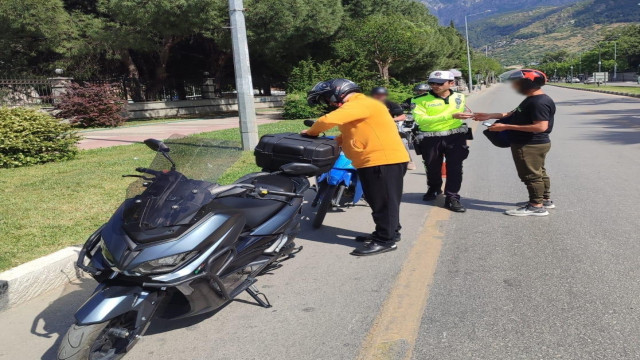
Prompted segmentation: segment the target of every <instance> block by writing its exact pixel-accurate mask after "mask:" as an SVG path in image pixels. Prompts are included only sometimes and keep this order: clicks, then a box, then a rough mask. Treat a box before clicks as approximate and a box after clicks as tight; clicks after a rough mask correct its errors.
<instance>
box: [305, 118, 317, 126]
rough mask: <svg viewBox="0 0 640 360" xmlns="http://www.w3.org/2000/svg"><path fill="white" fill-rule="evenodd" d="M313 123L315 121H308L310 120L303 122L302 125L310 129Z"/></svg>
mask: <svg viewBox="0 0 640 360" xmlns="http://www.w3.org/2000/svg"><path fill="white" fill-rule="evenodd" d="M315 123H316V122H315V120H310V119H308V120H305V121H304V125H305V126H307V127H312V126H313V124H315Z"/></svg>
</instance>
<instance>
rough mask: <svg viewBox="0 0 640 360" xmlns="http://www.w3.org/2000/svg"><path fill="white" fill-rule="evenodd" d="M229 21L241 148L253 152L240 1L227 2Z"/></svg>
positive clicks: (255, 129) (250, 90) (252, 107)
mask: <svg viewBox="0 0 640 360" xmlns="http://www.w3.org/2000/svg"><path fill="white" fill-rule="evenodd" d="M229 18H230V19H231V43H232V45H233V67H234V70H235V75H236V89H237V90H238V113H239V115H240V135H241V137H242V148H243V149H244V150H253V148H255V147H256V145H257V144H258V125H257V123H256V109H255V104H254V102H253V101H254V99H253V82H252V79H251V66H250V64H249V46H248V45H247V28H246V24H245V20H244V6H243V5H242V0H229Z"/></svg>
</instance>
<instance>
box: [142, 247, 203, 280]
mask: <svg viewBox="0 0 640 360" xmlns="http://www.w3.org/2000/svg"><path fill="white" fill-rule="evenodd" d="M197 254H198V252H197V251H189V252H185V253H181V254H177V255H171V256H166V257H163V258H160V259H156V260H150V261H147V262H144V263H142V264H141V265H140V266H138V267H136V268H135V269H133V270H132V271H131V272H133V273H138V274H143V275H146V274H160V273H166V272H170V271H172V270H174V269H176V268H177V267H178V266H180V265H182V264H184V263H185V262H187V261H189V260H191V259H193V257H194V256H196V255H197Z"/></svg>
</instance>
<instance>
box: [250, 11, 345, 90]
mask: <svg viewBox="0 0 640 360" xmlns="http://www.w3.org/2000/svg"><path fill="white" fill-rule="evenodd" d="M245 5H246V7H247V25H248V37H249V47H250V49H249V50H250V51H249V53H250V54H251V60H252V71H253V72H254V73H257V74H258V76H257V77H256V78H258V80H259V81H261V82H262V83H263V84H262V85H263V87H264V90H265V91H266V92H268V91H269V87H270V86H269V85H270V81H271V78H273V77H281V78H286V76H287V75H288V74H289V73H290V72H291V69H292V68H293V66H294V65H295V64H297V63H298V62H299V61H300V60H302V59H305V58H308V57H310V56H311V55H312V50H313V49H314V48H315V46H314V43H316V42H318V41H321V40H323V39H327V38H329V37H331V36H332V35H334V33H335V32H336V30H338V28H339V27H340V25H341V24H342V17H343V8H342V5H341V3H340V1H339V0H260V1H257V0H249V1H247V2H246V3H245ZM329 50H330V49H329Z"/></svg>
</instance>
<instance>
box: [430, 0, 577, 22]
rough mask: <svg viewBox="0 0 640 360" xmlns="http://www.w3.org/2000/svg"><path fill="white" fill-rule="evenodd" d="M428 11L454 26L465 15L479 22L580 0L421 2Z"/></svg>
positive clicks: (462, 19) (454, 0)
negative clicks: (451, 22) (498, 16)
mask: <svg viewBox="0 0 640 360" xmlns="http://www.w3.org/2000/svg"><path fill="white" fill-rule="evenodd" d="M421 1H422V2H423V3H425V4H426V5H427V6H428V7H429V10H431V12H432V13H433V14H435V15H436V16H438V18H439V19H440V21H441V22H442V23H443V24H449V22H450V21H451V20H453V21H454V23H455V24H456V25H459V26H461V25H464V23H463V22H464V16H465V14H474V13H481V12H483V11H488V10H490V12H487V13H486V14H478V15H477V16H476V17H474V18H473V19H474V20H480V19H483V18H486V17H489V16H495V15H500V14H504V13H507V12H514V11H521V10H522V9H532V8H535V7H539V6H559V5H566V4H575V3H576V2H578V1H580V0H421Z"/></svg>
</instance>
